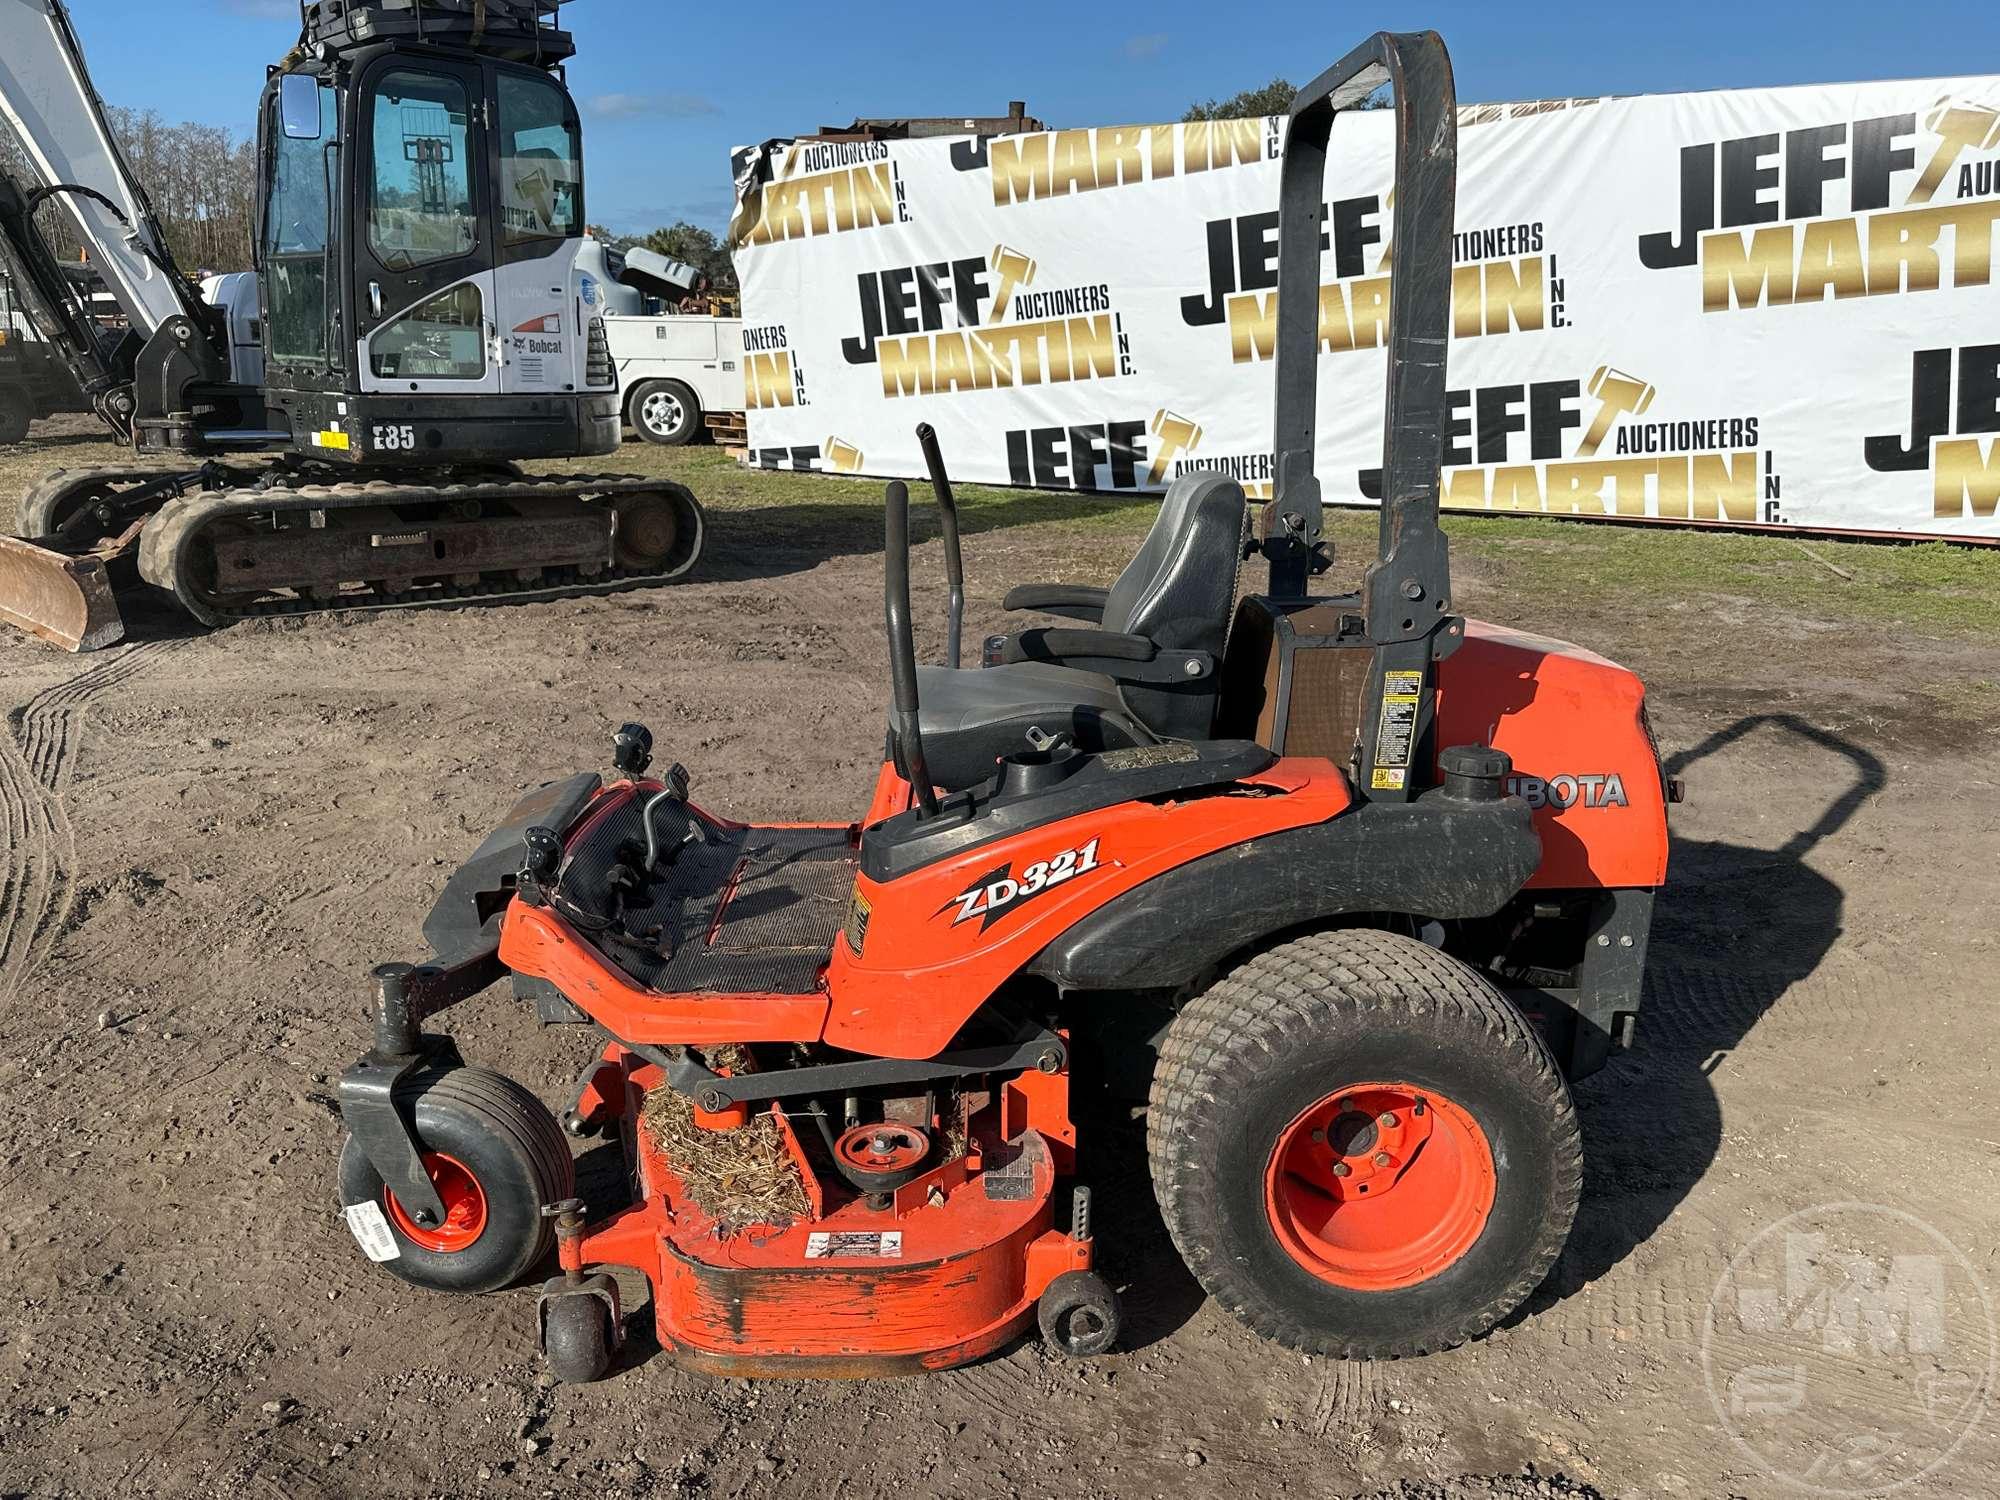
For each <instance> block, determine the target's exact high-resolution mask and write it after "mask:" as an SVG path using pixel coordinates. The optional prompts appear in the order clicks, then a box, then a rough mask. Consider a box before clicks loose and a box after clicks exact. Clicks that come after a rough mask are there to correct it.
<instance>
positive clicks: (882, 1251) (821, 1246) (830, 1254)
mask: <svg viewBox="0 0 2000 1500" xmlns="http://www.w3.org/2000/svg"><path fill="white" fill-rule="evenodd" d="M902 1258H903V1232H902V1231H901V1230H900V1229H891V1230H887V1231H885V1232H883V1233H880V1234H855V1233H848V1234H812V1235H807V1236H806V1259H807V1260H901V1259H902Z"/></svg>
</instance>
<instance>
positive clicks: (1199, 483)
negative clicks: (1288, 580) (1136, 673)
mask: <svg viewBox="0 0 2000 1500" xmlns="http://www.w3.org/2000/svg"><path fill="white" fill-rule="evenodd" d="M1242 543H1243V487H1242V486H1241V485H1239V484H1238V483H1237V482H1236V481H1235V480H1233V479H1231V478H1229V477H1228V476H1227V475H1225V474H1210V473H1202V472H1199V471H1197V472H1193V473H1188V474H1183V475H1181V477H1180V478H1178V479H1176V480H1175V481H1174V482H1173V485H1172V486H1171V487H1170V488H1169V489H1168V490H1167V498H1166V499H1165V500H1164V501H1162V502H1161V504H1160V514H1159V515H1158V517H1157V518H1155V520H1154V521H1153V528H1152V530H1150V531H1148V532H1147V533H1146V540H1145V541H1144V542H1142V543H1141V544H1140V546H1139V550H1138V552H1137V554H1135V555H1134V556H1133V558H1132V561H1131V562H1129V563H1128V564H1126V566H1125V571H1124V572H1122V573H1120V574H1119V575H1118V581H1117V582H1116V583H1114V584H1112V585H1111V592H1110V595H1109V596H1108V597H1107V598H1106V599H1105V601H1104V629H1106V630H1115V631H1122V632H1124V633H1126V634H1128V635H1143V636H1145V637H1147V638H1148V639H1149V640H1152V641H1154V642H1155V643H1157V644H1158V645H1159V646H1160V647H1161V648H1162V649H1164V650H1181V651H1208V652H1213V653H1214V654H1215V655H1217V656H1220V655H1221V654H1222V643H1223V641H1224V640H1225V639H1227V637H1228V635H1229V611H1230V609H1231V607H1232V606H1233V605H1234V604H1235V602H1236V570H1237V567H1238V565H1239V564H1240V563H1241V561H1242Z"/></svg>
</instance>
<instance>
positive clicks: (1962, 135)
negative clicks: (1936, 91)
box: [1910, 98, 2000, 203]
mask: <svg viewBox="0 0 2000 1500" xmlns="http://www.w3.org/2000/svg"><path fill="white" fill-rule="evenodd" d="M1924 129H1926V130H1928V131H1930V132H1931V133H1932V134H1933V135H1935V136H1937V137H1938V144H1937V150H1935V151H1933V152H1932V153H1931V159H1930V160H1929V161H1928V162H1926V163H1925V164H1924V170H1923V173H1922V175H1920V176H1919V177H1918V178H1917V181H1916V185H1915V186H1914V187H1912V188H1911V189H1910V202H1912V203H1928V202H1930V201H1931V195H1932V194H1934V193H1935V192H1937V190H1938V185H1939V184H1940V183H1942V182H1943V181H1944V179H1945V174H1946V173H1948V172H1950V171H1951V169H1952V165H1953V163H1955V162H1956V161H1957V160H1958V158H1959V154H1960V153H1961V152H1964V151H1991V150H1992V149H1993V148H1994V147H1995V146H2000V110H1996V109H1993V108H1991V107H1990V106H1988V105H1984V104H1966V103H1963V102H1960V103H1954V102H1952V100H1950V99H1949V98H1945V99H1940V100H1938V102H1937V103H1936V104H1934V105H1932V106H1931V112H1930V113H1929V114H1928V115H1926V116H1924Z"/></svg>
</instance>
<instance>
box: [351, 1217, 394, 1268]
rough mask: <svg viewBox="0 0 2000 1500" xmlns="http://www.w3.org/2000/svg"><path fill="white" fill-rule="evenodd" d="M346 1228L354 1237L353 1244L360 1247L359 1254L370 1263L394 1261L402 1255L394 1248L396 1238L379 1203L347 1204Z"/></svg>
mask: <svg viewBox="0 0 2000 1500" xmlns="http://www.w3.org/2000/svg"><path fill="white" fill-rule="evenodd" d="M347 1228H348V1230H349V1232H351V1233H352V1234H353V1236H354V1243H355V1244H357V1245H359V1246H360V1247H361V1253H362V1254H363V1255H365V1256H367V1257H368V1258H369V1259H370V1260H372V1261H377V1262H380V1261H385V1260H394V1259H395V1258H396V1257H397V1256H399V1255H401V1254H402V1253H403V1252H402V1251H401V1250H400V1249H398V1248H397V1246H396V1236H395V1235H394V1234H393V1233H392V1232H391V1231H390V1229H389V1219H388V1216H387V1215H385V1214H384V1213H383V1212H382V1205H381V1204H379V1203H350V1204H348V1205H347Z"/></svg>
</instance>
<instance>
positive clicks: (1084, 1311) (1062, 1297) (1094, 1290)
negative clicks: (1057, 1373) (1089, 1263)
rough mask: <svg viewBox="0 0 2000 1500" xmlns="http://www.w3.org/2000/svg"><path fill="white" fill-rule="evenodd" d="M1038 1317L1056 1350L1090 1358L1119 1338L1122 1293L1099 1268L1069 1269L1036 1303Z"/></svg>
mask: <svg viewBox="0 0 2000 1500" xmlns="http://www.w3.org/2000/svg"><path fill="white" fill-rule="evenodd" d="M1035 1320H1036V1321H1037V1322H1038V1323H1040V1324H1041V1325H1042V1338H1043V1339H1044V1340H1045V1341H1047V1343H1048V1346H1049V1347H1050V1348H1051V1349H1053V1350H1055V1351H1056V1353H1058V1354H1067V1355H1068V1356H1069V1357H1070V1358H1071V1359H1089V1358H1090V1357H1091V1356H1092V1355H1095V1354H1102V1353H1104V1351H1105V1350H1107V1349H1109V1348H1110V1347H1111V1346H1112V1345H1113V1344H1114V1343H1116V1342H1117V1341H1118V1323H1119V1316H1118V1294H1117V1293H1116V1292H1114V1291H1112V1290H1111V1283H1110V1282H1108V1281H1106V1280H1105V1279H1104V1278H1103V1277H1102V1276H1100V1275H1098V1274H1097V1273H1096V1272H1095V1271H1065V1272H1063V1273H1062V1275H1060V1276H1058V1277H1057V1278H1056V1279H1055V1280H1054V1281H1051V1282H1050V1283H1049V1289H1048V1290H1047V1291H1045V1292H1043V1293H1042V1296H1041V1300H1040V1301H1039V1302H1037V1303H1036V1304H1035Z"/></svg>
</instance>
